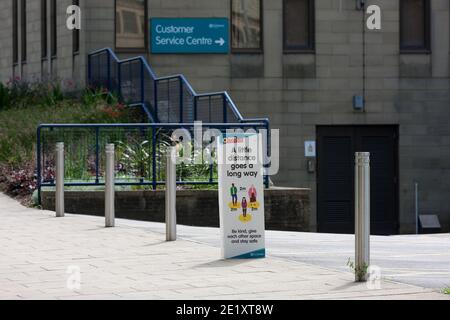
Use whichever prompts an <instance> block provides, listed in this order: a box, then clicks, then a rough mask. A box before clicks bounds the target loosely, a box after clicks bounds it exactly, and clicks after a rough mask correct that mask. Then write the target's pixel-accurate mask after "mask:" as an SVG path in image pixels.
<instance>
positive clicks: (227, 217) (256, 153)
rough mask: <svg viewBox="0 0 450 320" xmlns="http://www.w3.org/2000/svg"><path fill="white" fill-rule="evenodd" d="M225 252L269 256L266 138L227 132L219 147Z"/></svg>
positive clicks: (230, 255) (227, 254) (234, 255)
mask: <svg viewBox="0 0 450 320" xmlns="http://www.w3.org/2000/svg"><path fill="white" fill-rule="evenodd" d="M217 150H218V153H217V155H218V173H219V210H220V229H221V237H222V255H223V258H225V259H230V258H263V257H265V236H264V186H263V174H264V171H263V166H262V139H261V136H260V135H259V134H257V133H250V134H243V133H242V134H239V133H236V134H226V135H223V136H222V137H221V139H220V141H219V143H218V146H217Z"/></svg>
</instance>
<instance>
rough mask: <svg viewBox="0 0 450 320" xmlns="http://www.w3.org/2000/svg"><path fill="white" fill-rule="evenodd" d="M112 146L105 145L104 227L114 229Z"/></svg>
mask: <svg viewBox="0 0 450 320" xmlns="http://www.w3.org/2000/svg"><path fill="white" fill-rule="evenodd" d="M114 162H115V161H114V145H113V144H107V145H106V172H105V227H114V225H115V221H114V218H115V212H114V210H115V208H114V184H115V181H114Z"/></svg>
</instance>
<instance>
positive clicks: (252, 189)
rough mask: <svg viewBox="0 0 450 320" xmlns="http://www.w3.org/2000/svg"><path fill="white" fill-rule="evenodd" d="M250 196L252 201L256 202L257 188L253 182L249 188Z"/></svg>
mask: <svg viewBox="0 0 450 320" xmlns="http://www.w3.org/2000/svg"><path fill="white" fill-rule="evenodd" d="M248 197H249V198H250V203H255V202H256V188H255V186H254V185H253V184H252V185H251V187H250V188H249V189H248Z"/></svg>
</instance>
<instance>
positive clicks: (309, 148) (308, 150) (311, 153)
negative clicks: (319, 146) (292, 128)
mask: <svg viewBox="0 0 450 320" xmlns="http://www.w3.org/2000/svg"><path fill="white" fill-rule="evenodd" d="M315 156H316V142H315V141H305V157H315Z"/></svg>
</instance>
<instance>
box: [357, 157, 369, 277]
mask: <svg viewBox="0 0 450 320" xmlns="http://www.w3.org/2000/svg"><path fill="white" fill-rule="evenodd" d="M369 241H370V153H369V152H356V154H355V280H356V281H367V276H368V275H367V268H368V267H369V263H370V243H369Z"/></svg>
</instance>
